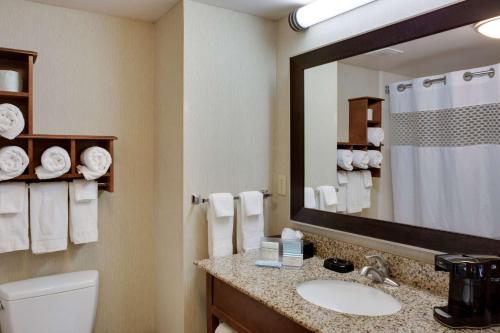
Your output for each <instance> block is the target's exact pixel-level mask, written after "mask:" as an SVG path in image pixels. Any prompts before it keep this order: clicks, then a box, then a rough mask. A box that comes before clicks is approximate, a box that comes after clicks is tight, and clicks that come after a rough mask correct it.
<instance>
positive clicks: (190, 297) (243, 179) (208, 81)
mask: <svg viewBox="0 0 500 333" xmlns="http://www.w3.org/2000/svg"><path fill="white" fill-rule="evenodd" d="M184 15H185V16H184V29H185V31H184V32H185V34H184V38H185V40H184V47H185V50H184V52H185V54H184V232H183V233H184V279H185V286H184V290H185V302H186V305H185V332H193V333H196V332H203V331H204V330H205V324H206V316H205V307H206V304H205V280H204V273H202V272H201V271H200V270H198V269H197V268H196V267H195V266H194V265H193V264H192V263H193V261H194V260H196V259H201V258H206V257H207V256H208V254H207V222H206V218H205V214H206V211H205V207H203V206H196V207H193V206H192V205H191V203H190V194H191V193H203V194H208V193H212V192H232V193H238V192H240V191H248V190H260V189H266V188H269V187H270V175H271V161H272V157H271V156H272V155H271V154H272V150H271V148H272V147H271V145H270V142H271V135H272V123H271V120H272V113H273V110H274V102H275V79H276V67H275V62H276V49H275V43H276V39H275V32H276V30H275V23H274V22H272V21H269V20H265V19H260V18H257V17H254V16H250V15H245V14H241V13H237V12H233V11H230V10H225V9H221V8H217V7H212V6H207V5H203V4H199V3H197V2H193V1H185V7H184Z"/></svg>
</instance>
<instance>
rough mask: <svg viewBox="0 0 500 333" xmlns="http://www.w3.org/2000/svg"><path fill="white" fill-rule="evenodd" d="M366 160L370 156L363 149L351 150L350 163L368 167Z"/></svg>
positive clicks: (362, 167)
mask: <svg viewBox="0 0 500 333" xmlns="http://www.w3.org/2000/svg"><path fill="white" fill-rule="evenodd" d="M368 162H370V158H369V157H368V153H367V152H366V151H364V150H354V151H353V152H352V165H354V166H355V167H357V168H360V169H368Z"/></svg>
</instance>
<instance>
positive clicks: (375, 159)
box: [368, 150, 384, 169]
mask: <svg viewBox="0 0 500 333" xmlns="http://www.w3.org/2000/svg"><path fill="white" fill-rule="evenodd" d="M368 158H369V159H370V161H369V162H368V165H369V166H370V167H371V168H377V169H380V167H381V166H382V161H383V159H384V156H383V155H382V153H381V152H379V151H378V150H368Z"/></svg>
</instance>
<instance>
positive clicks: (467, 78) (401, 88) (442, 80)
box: [385, 67, 496, 94]
mask: <svg viewBox="0 0 500 333" xmlns="http://www.w3.org/2000/svg"><path fill="white" fill-rule="evenodd" d="M495 74H496V73H495V69H494V68H493V67H492V68H490V69H489V70H486V71H480V72H465V73H464V76H463V78H464V81H471V80H472V79H473V78H475V77H480V76H485V75H487V76H489V77H490V78H494V77H495ZM434 83H443V84H446V76H443V77H440V78H437V79H427V80H424V82H423V83H422V84H423V86H424V87H426V88H429V87H430V86H432V85H433V84H434ZM411 87H413V84H411V83H407V84H404V83H401V84H399V85H398V87H397V89H398V91H399V92H403V91H405V90H406V89H408V88H411ZM385 93H386V94H390V88H389V86H385Z"/></svg>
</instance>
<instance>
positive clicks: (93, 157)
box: [76, 147, 113, 180]
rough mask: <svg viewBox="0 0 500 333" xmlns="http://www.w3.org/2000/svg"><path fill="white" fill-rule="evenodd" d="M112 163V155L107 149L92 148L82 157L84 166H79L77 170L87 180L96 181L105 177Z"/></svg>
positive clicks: (84, 152)
mask: <svg viewBox="0 0 500 333" xmlns="http://www.w3.org/2000/svg"><path fill="white" fill-rule="evenodd" d="M112 162H113V161H112V160H111V155H110V154H109V152H108V151H107V150H106V149H104V148H101V147H90V148H87V149H85V150H84V151H83V153H82V154H81V155H80V163H82V165H78V166H77V167H76V169H77V170H78V173H80V174H83V176H84V177H85V179H86V180H94V179H97V178H100V177H102V176H104V175H105V174H106V172H108V169H109V167H110V166H111V163H112Z"/></svg>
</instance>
